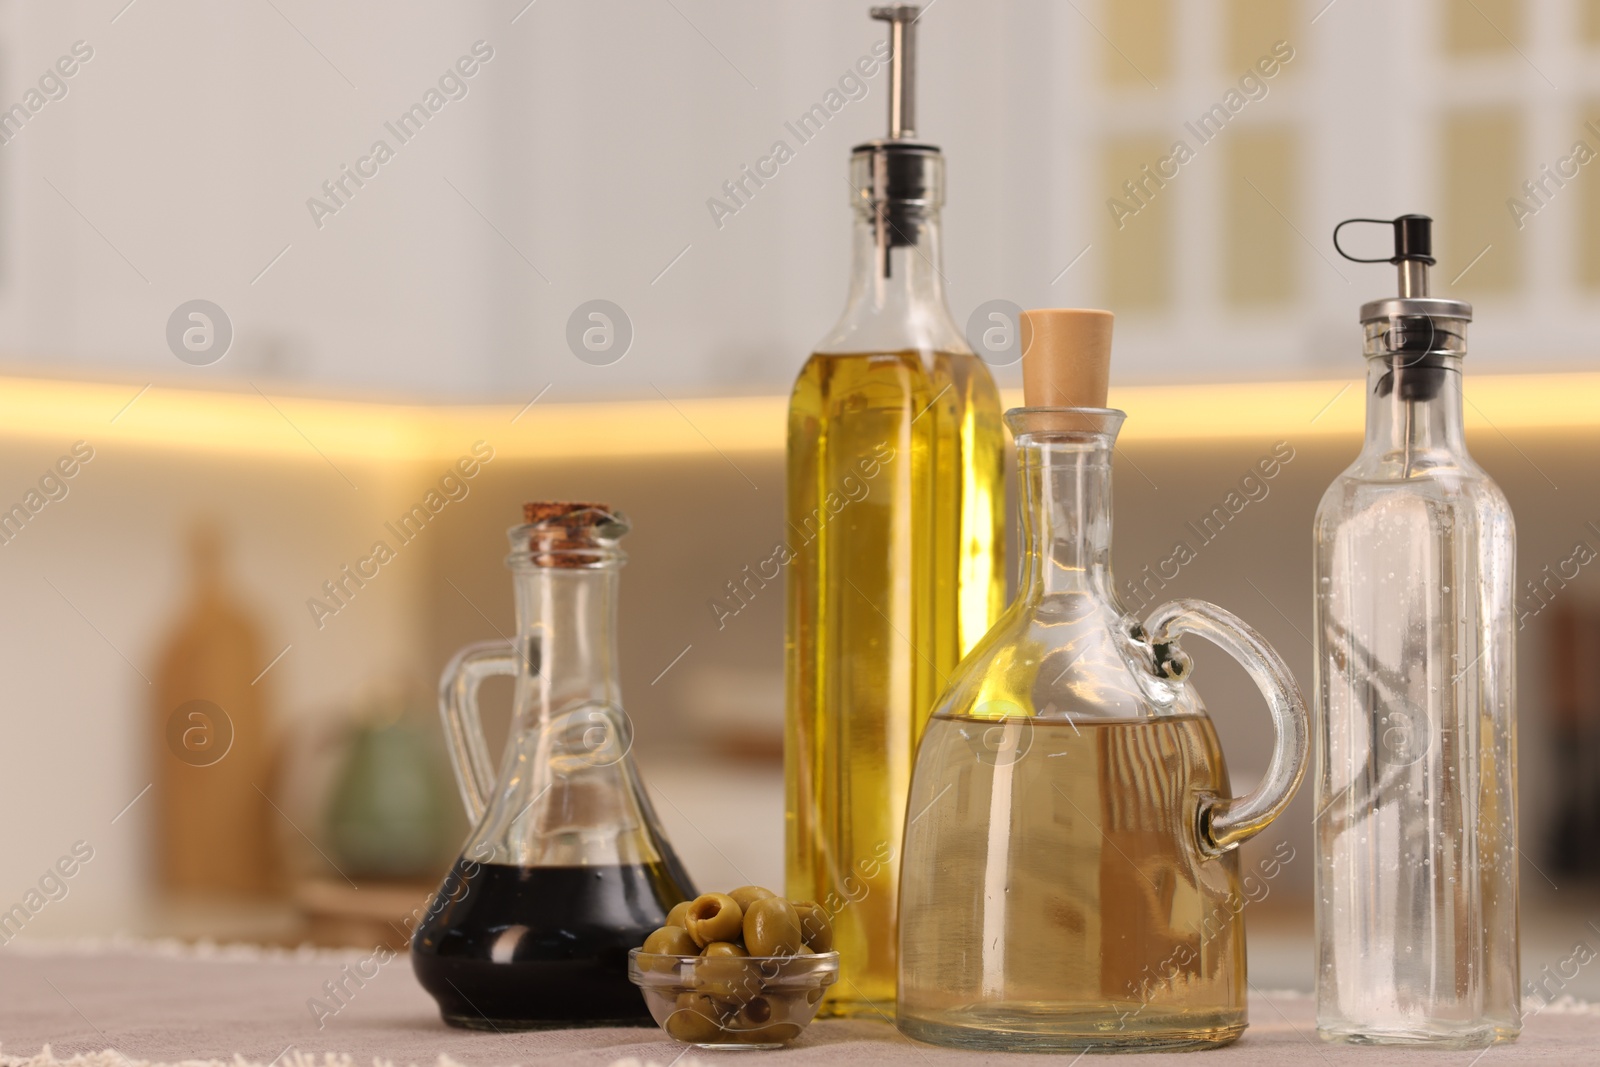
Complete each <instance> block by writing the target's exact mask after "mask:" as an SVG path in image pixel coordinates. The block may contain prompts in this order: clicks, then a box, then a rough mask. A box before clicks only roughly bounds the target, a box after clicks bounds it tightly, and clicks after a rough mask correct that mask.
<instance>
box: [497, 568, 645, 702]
mask: <svg viewBox="0 0 1600 1067" xmlns="http://www.w3.org/2000/svg"><path fill="white" fill-rule="evenodd" d="M620 567H621V565H620V563H612V564H604V565H599V566H588V567H559V566H558V567H549V566H537V565H523V566H519V567H518V568H517V570H516V591H517V596H516V600H517V647H518V650H519V651H520V652H521V653H522V654H523V656H524V657H525V664H524V669H525V670H526V671H527V672H528V674H529V675H531V677H532V681H533V683H534V685H535V692H536V694H537V696H536V699H535V700H533V701H532V702H530V703H529V704H527V705H524V706H525V707H527V708H528V709H529V710H530V711H531V712H532V713H533V714H534V715H535V717H536V718H537V720H538V721H540V722H542V721H544V720H545V719H547V718H548V717H549V716H550V715H551V714H552V713H554V712H556V711H559V710H560V709H561V708H564V707H569V706H571V705H574V704H580V703H584V702H598V703H607V704H614V705H617V706H621V692H622V685H621V671H620V667H619V664H618V661H617V593H618V589H619V587H620V581H619V579H620V577H621V576H620V573H619V572H620ZM528 725H530V726H531V725H537V723H530V724H528Z"/></svg>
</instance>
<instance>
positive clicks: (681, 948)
mask: <svg viewBox="0 0 1600 1067" xmlns="http://www.w3.org/2000/svg"><path fill="white" fill-rule="evenodd" d="M643 951H645V952H653V953H656V954H658V955H662V956H694V955H698V954H699V952H700V947H699V946H698V945H696V944H695V943H694V938H692V937H690V936H689V931H687V930H685V929H684V928H683V927H681V926H663V927H662V928H661V929H659V930H654V931H652V932H651V934H650V936H649V937H647V938H645V939H644V949H643ZM673 966H676V964H672V965H669V966H667V967H665V968H663V969H664V970H671V969H672V967H673Z"/></svg>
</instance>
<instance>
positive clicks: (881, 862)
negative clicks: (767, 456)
mask: <svg viewBox="0 0 1600 1067" xmlns="http://www.w3.org/2000/svg"><path fill="white" fill-rule="evenodd" d="M1004 444H1005V434H1004V430H1003V429H1002V426H1001V422H1000V401H999V395H998V393H997V391H996V390H995V387H994V383H993V381H992V380H991V379H990V377H989V375H988V373H987V371H986V369H985V368H984V367H983V365H982V364H981V363H979V362H978V360H977V359H976V358H975V357H973V356H970V355H952V354H948V353H935V354H933V355H931V356H926V355H924V354H923V353H919V352H915V351H903V352H891V353H884V354H869V353H863V354H850V355H827V354H818V355H814V356H812V357H811V359H810V361H809V362H808V363H807V364H806V367H805V369H804V370H803V371H802V372H801V375H800V378H799V380H798V381H797V382H796V384H795V388H794V394H793V396H792V397H791V400H790V408H789V471H788V513H787V525H786V531H785V533H786V536H787V539H788V545H789V547H790V550H791V552H792V553H793V556H794V558H793V560H792V561H791V563H790V565H789V568H788V572H789V576H788V583H789V586H788V588H789V601H788V623H787V632H786V647H787V664H788V668H787V698H788V699H787V736H786V743H785V746H784V754H785V755H784V760H785V780H786V787H787V812H788V825H787V849H786V890H785V891H786V893H787V895H788V896H789V897H791V898H793V899H797V900H815V901H817V902H818V903H820V904H822V905H823V907H824V908H825V909H827V910H828V911H829V912H830V913H831V914H832V916H833V924H834V930H835V947H836V948H837V949H838V950H839V952H840V954H841V961H840V976H839V981H838V982H836V983H835V984H834V985H833V986H832V987H831V988H830V990H829V992H828V997H827V1000H826V1001H825V1002H824V1004H823V1009H822V1010H823V1014H825V1015H863V1016H871V1017H875V1018H890V1019H892V1018H893V1016H894V997H895V978H896V971H897V960H896V951H897V938H898V931H897V926H896V911H897V907H898V905H897V901H898V897H899V878H898V870H899V859H900V843H901V833H902V830H903V827H904V822H905V811H906V794H907V791H908V790H909V788H910V784H911V766H912V759H913V756H914V755H915V748H916V743H917V740H918V738H919V736H920V735H921V732H922V727H923V725H924V723H925V722H926V721H927V717H928V714H929V712H930V710H931V708H932V705H933V702H934V700H935V698H936V697H937V696H938V694H939V692H940V690H941V689H942V688H943V685H944V682H945V679H946V678H947V677H948V675H949V674H950V672H951V671H952V670H953V669H954V667H955V665H956V663H957V662H958V661H959V659H960V658H961V656H962V655H963V654H964V653H965V652H966V651H967V650H968V649H969V648H971V646H972V645H973V644H974V643H976V642H977V640H978V639H979V638H980V637H982V636H983V634H984V633H985V632H987V631H988V628H989V626H990V624H991V623H992V622H993V620H994V619H995V618H996V617H997V616H998V614H999V612H1000V609H1001V607H1002V606H1003V605H1002V600H1003V597H1004V580H1003V576H1002V573H1001V567H1002V563H1003V557H1004V550H1003V548H1002V544H1001V538H1002V535H1003V530H1004V518H1003V508H1004V504H1005V499H1004V498H1005V489H1004V480H1003V479H1004V465H1003V454H1002V449H1003V448H1004Z"/></svg>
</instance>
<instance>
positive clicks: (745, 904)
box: [728, 885, 778, 908]
mask: <svg viewBox="0 0 1600 1067" xmlns="http://www.w3.org/2000/svg"><path fill="white" fill-rule="evenodd" d="M728 895H729V896H730V897H732V898H733V899H734V900H737V901H738V902H739V907H741V908H749V907H750V905H752V904H754V903H755V902H756V901H758V900H765V899H767V898H768V897H775V896H777V895H778V894H776V893H774V892H773V891H772V890H770V889H762V888H761V887H760V886H758V885H742V886H740V887H739V888H738V889H730V890H729V891H728Z"/></svg>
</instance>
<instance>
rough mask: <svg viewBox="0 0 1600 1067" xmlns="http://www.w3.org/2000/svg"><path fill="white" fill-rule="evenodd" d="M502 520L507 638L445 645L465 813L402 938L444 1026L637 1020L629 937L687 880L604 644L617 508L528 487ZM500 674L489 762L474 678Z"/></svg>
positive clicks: (659, 919)
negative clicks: (527, 496) (637, 759)
mask: <svg viewBox="0 0 1600 1067" xmlns="http://www.w3.org/2000/svg"><path fill="white" fill-rule="evenodd" d="M524 512H525V518H526V519H527V522H526V523H525V524H524V525H522V526H517V527H514V528H513V529H512V530H511V532H510V536H511V544H512V554H511V558H510V560H509V564H510V566H511V569H512V572H513V574H514V576H515V588H516V595H517V637H516V640H515V641H514V642H485V643H483V644H478V645H471V646H468V647H467V648H465V649H463V650H462V651H461V652H460V653H458V654H457V655H456V657H455V659H454V660H452V661H451V663H450V665H449V666H448V667H447V668H446V669H445V672H444V677H443V679H442V680H441V683H440V710H441V712H442V714H443V716H444V723H445V732H446V734H447V736H448V738H449V741H450V752H451V757H452V759H453V762H454V766H455V770H456V778H457V781H458V782H459V783H460V785H461V794H462V797H463V799H464V800H465V802H466V806H467V812H468V814H469V815H470V816H471V817H472V818H473V819H474V820H475V822H476V823H477V825H476V827H475V828H474V830H473V831H472V834H471V836H470V837H469V838H468V840H467V844H466V846H465V848H463V850H462V853H461V858H460V859H459V860H458V861H457V863H456V865H455V867H454V868H453V869H452V870H451V872H450V874H449V876H447V877H446V879H445V882H444V885H443V886H442V887H441V889H440V891H439V893H438V894H437V895H436V896H435V897H434V899H433V901H432V903H431V904H430V906H429V908H428V913H427V915H426V916H425V917H424V919H423V921H422V922H421V923H420V924H419V925H418V927H417V931H416V934H415V936H414V937H413V938H412V942H411V960H412V967H413V969H414V970H415V971H416V974H417V979H418V981H420V982H421V983H422V985H423V988H425V989H427V990H428V992H429V993H431V994H432V995H433V997H434V999H435V1000H437V1001H438V1002H439V1010H440V1014H441V1015H443V1017H444V1020H445V1022H447V1023H450V1024H451V1025H453V1026H464V1027H473V1028H479V1029H486V1030H488V1029H492V1030H513V1029H540V1028H552V1027H570V1026H604V1025H651V1023H652V1020H651V1018H650V1015H649V1013H648V1012H647V1011H646V1010H645V1004H644V1001H643V999H642V998H641V997H640V996H639V991H638V990H637V989H635V988H634V987H633V985H632V984H631V983H630V982H629V980H628V950H629V949H633V948H637V947H638V946H639V945H640V944H642V943H643V942H644V939H645V937H646V936H647V935H648V934H649V933H650V931H652V930H654V929H655V928H657V927H659V926H661V925H663V924H664V923H665V921H666V917H667V913H668V911H670V910H671V908H672V907H673V905H675V904H678V903H679V902H681V901H683V900H686V899H689V898H690V897H692V896H693V895H694V888H693V886H692V885H691V884H690V882H689V879H688V876H687V875H686V874H685V873H684V870H683V867H682V865H681V864H680V863H679V861H678V857H677V855H676V854H675V853H674V852H673V850H672V846H671V845H670V844H668V842H667V840H666V837H665V835H664V834H663V833H662V832H661V828H660V825H659V822H658V820H657V818H656V815H655V812H654V811H653V810H652V808H651V806H650V801H649V798H648V797H647V796H646V795H645V791H644V786H643V783H642V782H641V781H640V778H639V772H638V770H637V768H635V766H634V763H633V757H632V754H631V751H630V749H631V746H632V733H631V730H630V727H629V723H628V718H627V715H626V714H625V713H624V712H623V710H622V704H621V697H620V687H619V684H618V665H617V664H618V661H617V655H616V610H617V576H618V574H617V572H618V570H619V569H620V568H621V566H622V563H623V561H624V558H625V557H624V555H623V553H622V550H621V549H620V548H618V546H617V542H618V541H619V540H620V539H621V537H622V536H623V535H624V534H626V533H627V532H628V521H627V519H626V518H625V517H624V516H623V515H622V513H621V512H617V511H613V510H612V509H610V508H608V507H606V506H604V505H601V504H575V503H563V502H556V503H535V504H528V505H527V506H526V508H525V509H524ZM491 674H505V675H511V676H512V677H513V678H514V679H515V681H516V690H515V697H514V701H515V705H514V708H513V714H512V723H511V734H510V737H509V739H508V740H507V742H506V748H505V754H504V757H503V759H502V761H501V768H500V774H499V776H498V778H495V777H493V776H491V775H490V773H489V759H488V747H487V745H486V743H485V741H484V737H483V730H482V727H481V725H480V722H479V717H478V705H477V690H478V685H479V683H480V682H481V681H482V680H483V679H484V677H486V676H487V675H491Z"/></svg>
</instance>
